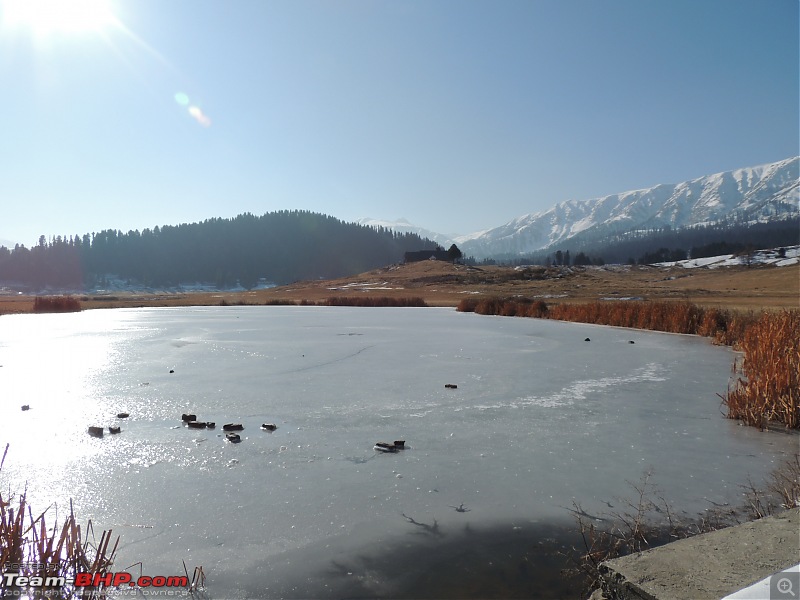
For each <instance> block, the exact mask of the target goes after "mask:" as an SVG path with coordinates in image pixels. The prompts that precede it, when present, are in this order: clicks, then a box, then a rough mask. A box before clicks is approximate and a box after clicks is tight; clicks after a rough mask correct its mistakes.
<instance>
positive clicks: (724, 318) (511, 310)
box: [457, 298, 800, 429]
mask: <svg viewBox="0 0 800 600" xmlns="http://www.w3.org/2000/svg"><path fill="white" fill-rule="evenodd" d="M457 310H459V311H462V312H476V313H478V314H484V315H501V316H523V317H537V318H548V319H558V320H561V321H574V322H580V323H594V324H598V325H613V326H617V327H632V328H636V329H649V330H654V331H665V332H670V333H682V334H695V335H701V336H705V337H709V338H711V339H712V340H713V341H714V342H715V343H718V344H723V345H727V346H732V347H734V348H736V349H738V350H741V351H742V353H743V357H742V360H741V363H740V364H737V363H736V362H735V363H734V367H733V368H734V373H735V377H734V380H733V383H732V385H731V386H730V387H729V389H728V391H727V393H726V395H725V396H723V397H722V399H723V404H725V405H726V406H727V409H728V417H729V418H731V419H739V420H741V421H742V422H743V423H745V424H747V425H754V426H757V427H762V428H764V427H766V425H767V424H768V423H769V422H770V421H775V422H778V423H782V424H783V425H785V426H786V427H788V428H792V429H800V311H797V310H784V311H780V312H768V311H764V312H762V313H761V314H760V315H756V314H753V313H738V312H734V311H728V310H722V309H718V308H703V307H701V306H697V305H694V304H690V303H688V302H646V301H607V302H591V303H587V304H555V305H553V306H547V305H546V304H545V303H544V302H542V301H541V300H539V301H533V300H530V299H525V298H511V299H508V298H506V299H503V298H483V299H475V298H467V299H464V300H462V301H461V302H460V303H459V305H458V307H457Z"/></svg>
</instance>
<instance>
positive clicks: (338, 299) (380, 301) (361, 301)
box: [320, 296, 428, 308]
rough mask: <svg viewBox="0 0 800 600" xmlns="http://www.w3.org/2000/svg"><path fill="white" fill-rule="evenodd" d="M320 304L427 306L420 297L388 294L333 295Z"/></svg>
mask: <svg viewBox="0 0 800 600" xmlns="http://www.w3.org/2000/svg"><path fill="white" fill-rule="evenodd" d="M320 304H321V305H322V306H359V307H373V306H376V307H383V306H392V307H401V308H402V307H409V306H413V307H416V306H428V304H427V303H426V302H425V300H423V299H422V298H420V297H418V296H415V297H411V298H394V297H390V296H363V297H359V296H333V297H330V298H327V299H325V300H324V301H322V302H320Z"/></svg>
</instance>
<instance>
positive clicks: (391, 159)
mask: <svg viewBox="0 0 800 600" xmlns="http://www.w3.org/2000/svg"><path fill="white" fill-rule="evenodd" d="M20 1H21V0H0V202H2V211H1V212H0V240H4V241H6V242H9V241H10V242H19V243H23V244H25V245H28V246H30V245H33V244H35V243H36V241H37V239H38V237H39V235H45V236H46V237H47V238H48V239H49V238H50V237H51V236H55V235H62V236H63V235H67V236H69V235H75V234H84V233H90V232H93V231H99V230H101V229H110V228H113V229H121V230H123V231H128V230H131V229H139V230H141V229H144V228H147V227H149V228H152V227H154V226H156V225H165V224H166V225H174V224H179V223H186V222H194V221H200V220H203V219H206V218H211V217H232V216H235V215H237V214H239V213H242V212H252V213H254V214H263V213H265V212H269V211H274V210H281V209H305V210H311V211H315V212H321V213H325V214H329V215H333V216H335V217H338V218H340V219H342V220H345V221H351V220H356V219H358V218H361V217H373V218H381V219H389V220H392V219H397V218H400V217H405V218H407V219H408V220H410V221H411V222H412V223H414V224H416V225H420V226H423V227H426V228H429V229H432V230H435V231H439V232H442V233H462V234H464V233H470V232H473V231H477V230H481V229H488V228H490V227H495V226H498V225H501V224H503V223H505V222H507V221H508V220H510V219H512V218H514V217H517V216H520V215H523V214H527V213H530V212H538V211H542V210H546V209H547V208H549V207H551V206H552V205H554V204H555V203H557V202H560V201H562V200H567V199H579V200H581V199H589V198H594V197H598V196H602V195H606V194H611V193H616V192H623V191H627V190H631V189H638V188H643V187H650V186H653V185H656V184H658V183H675V182H679V181H683V180H687V179H692V178H695V177H700V176H703V175H707V174H711V173H716V172H719V171H725V170H729V169H735V168H738V167H746V166H755V165H759V164H763V163H768V162H773V161H777V160H781V159H784V158H788V157H790V156H795V155H797V154H798V153H800V150H799V149H798V145H799V144H800V142H798V136H799V135H800V124H799V122H798V113H799V107H798V90H799V89H800V83H799V82H798V72H799V70H800V62H799V61H798V49H799V48H800V41H799V40H798V1H797V0H657V1H653V0H650V1H648V0H603V1H599V0H591V1H589V0H526V1H516V0H491V1H488V0H487V1H483V0H454V1H449V0H425V1H404V0H392V1H369V0H324V1H311V0H283V1H275V0H60V2H59V0H22V1H24V2H25V3H26V4H27V5H28V6H33V7H34V8H33V9H28V8H25V7H24V6H23V7H22V8H21V7H20ZM54 2H56V5H54V4H53V3H54ZM37 3H38V4H37ZM57 4H61V5H63V4H68V5H70V6H71V7H72V8H71V9H70V10H69V11H66V12H64V11H61V10H60V9H59V7H58V6H57Z"/></svg>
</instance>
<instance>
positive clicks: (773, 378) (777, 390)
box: [723, 310, 800, 429]
mask: <svg viewBox="0 0 800 600" xmlns="http://www.w3.org/2000/svg"><path fill="white" fill-rule="evenodd" d="M738 345H739V347H740V348H741V350H742V352H743V353H744V354H743V358H742V364H741V374H742V375H741V376H740V377H738V378H737V379H736V381H735V383H734V384H733V386H732V389H729V390H728V393H727V394H726V395H725V397H724V399H723V400H724V403H725V405H726V406H727V407H728V415H729V416H730V417H731V418H733V419H740V420H741V421H742V422H744V423H746V424H748V425H754V426H757V427H761V428H762V429H763V428H765V427H766V425H767V424H768V423H769V422H770V421H778V422H780V423H783V424H785V425H786V426H787V427H790V428H793V429H798V428H800V311H796V310H795V311H788V310H787V311H781V312H779V313H764V314H762V315H761V317H760V318H759V319H757V320H756V321H755V322H753V323H751V324H750V326H749V327H747V328H746V329H745V331H744V335H743V336H742V338H741V339H740V340H738ZM734 368H736V366H735V365H734Z"/></svg>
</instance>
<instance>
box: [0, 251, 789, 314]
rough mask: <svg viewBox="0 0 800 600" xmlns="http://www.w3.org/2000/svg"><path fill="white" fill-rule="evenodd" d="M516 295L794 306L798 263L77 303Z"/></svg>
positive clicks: (416, 276)
mask: <svg viewBox="0 0 800 600" xmlns="http://www.w3.org/2000/svg"><path fill="white" fill-rule="evenodd" d="M512 296H522V297H527V298H531V299H543V300H545V301H546V302H547V304H561V303H585V302H593V301H596V300H601V299H603V300H604V299H611V298H641V299H643V300H665V301H683V302H691V303H693V304H697V305H700V306H704V307H719V308H725V309H733V310H743V311H751V310H752V311H758V310H761V309H781V308H798V306H799V305H800V265H793V266H787V267H773V266H761V265H754V266H751V267H723V268H717V269H684V268H682V267H670V268H662V267H651V266H607V267H571V268H569V269H566V268H556V267H551V268H545V267H531V268H528V269H514V268H511V267H501V266H486V267H470V266H465V265H453V264H450V263H445V262H438V261H425V262H419V263H411V264H407V265H391V266H388V267H384V268H380V269H375V270H374V271H369V272H367V273H362V274H360V275H355V276H352V277H346V278H342V279H334V280H324V281H298V282H296V283H293V284H291V285H285V286H280V287H276V288H271V289H267V290H255V291H249V292H248V291H242V292H185V293H172V292H154V293H149V294H144V293H131V292H112V293H110V294H90V295H83V296H80V297H79V300H80V303H81V308H83V309H91V308H117V307H137V306H212V305H219V304H224V303H227V304H270V303H278V302H292V303H297V304H299V303H301V302H307V303H313V304H321V303H325V301H326V300H327V299H328V298H331V297H337V298H396V299H408V298H422V299H423V300H424V301H425V302H426V303H427V305H428V306H453V307H455V306H458V304H459V302H461V300H462V299H463V298H465V297H473V298H488V297H504V298H507V297H512ZM33 303H34V298H33V297H32V296H21V295H17V296H0V314H3V313H17V312H32V311H33Z"/></svg>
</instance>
